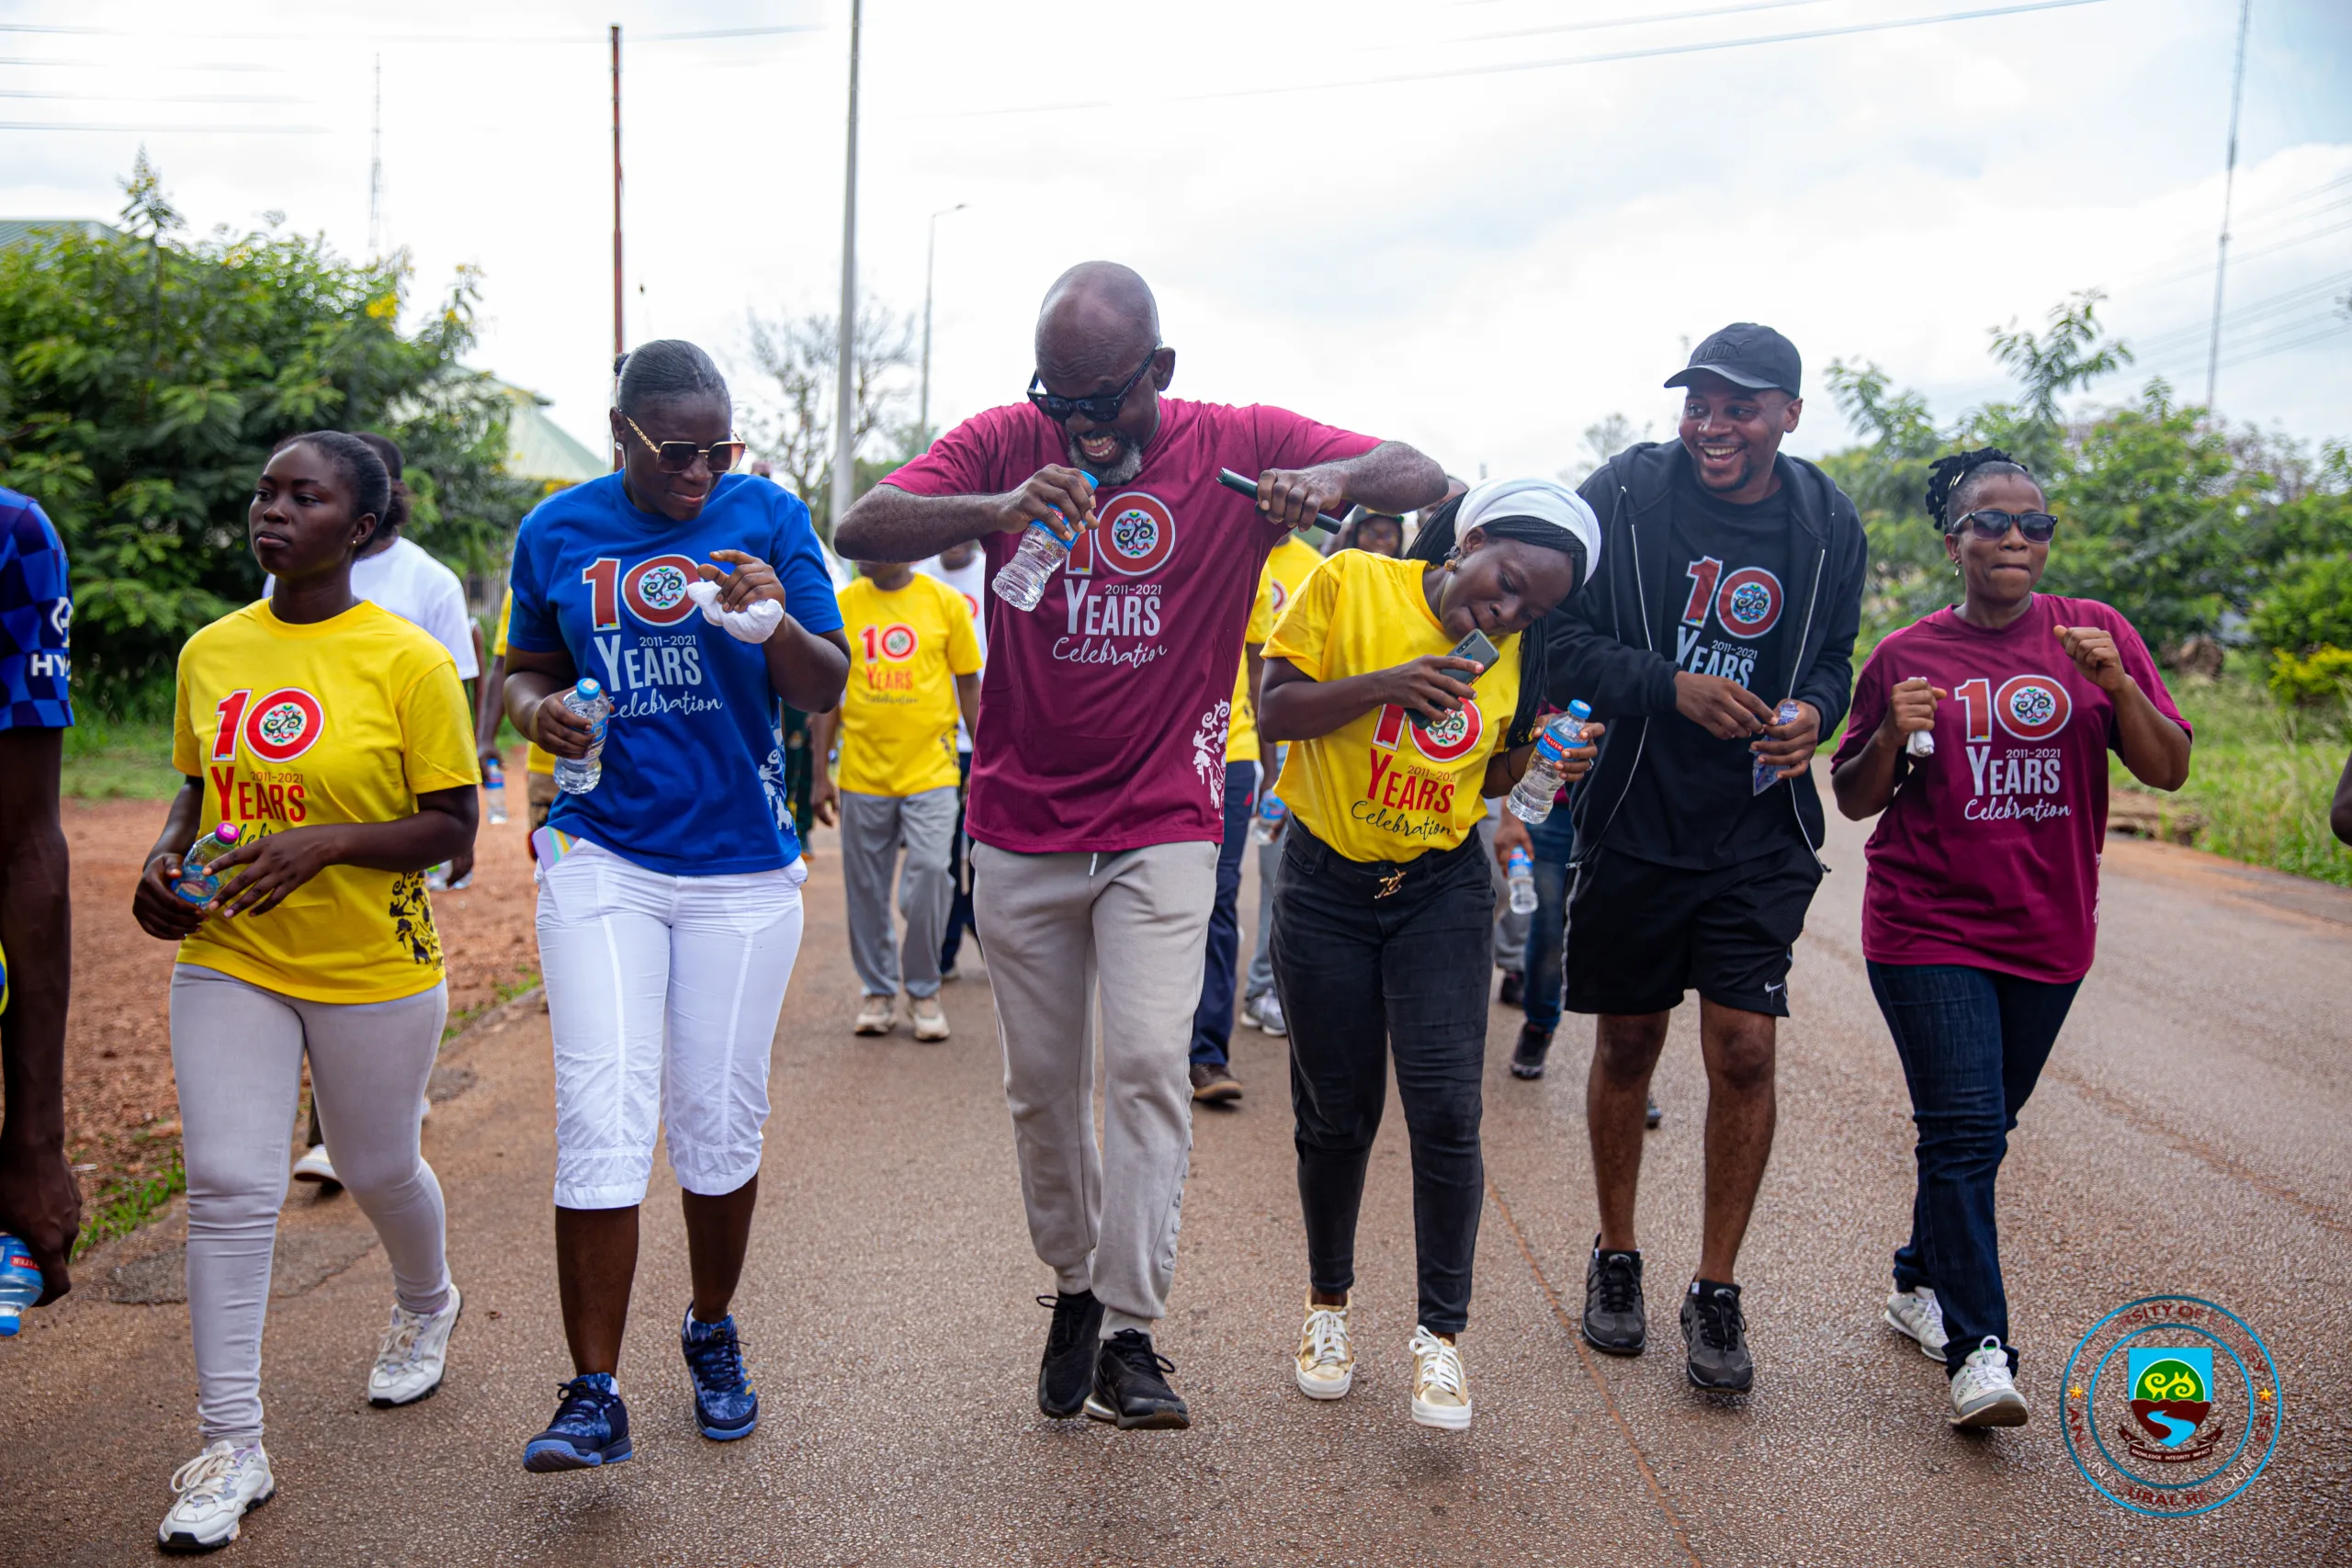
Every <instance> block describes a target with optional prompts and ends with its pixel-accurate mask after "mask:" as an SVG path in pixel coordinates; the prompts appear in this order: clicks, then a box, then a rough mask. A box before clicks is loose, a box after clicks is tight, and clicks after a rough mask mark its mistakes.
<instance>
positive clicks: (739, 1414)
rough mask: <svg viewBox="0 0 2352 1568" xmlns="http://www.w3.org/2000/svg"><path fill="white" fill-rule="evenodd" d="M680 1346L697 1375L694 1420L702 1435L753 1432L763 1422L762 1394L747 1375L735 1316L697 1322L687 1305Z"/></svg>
mask: <svg viewBox="0 0 2352 1568" xmlns="http://www.w3.org/2000/svg"><path fill="white" fill-rule="evenodd" d="M678 1348H679V1349H680V1350H681V1351H683V1352H684V1354H685V1358H686V1371H687V1374H688V1375H689V1376H691V1377H692V1378H693V1379H694V1381H695V1426H697V1427H701V1428H702V1435H703V1436H704V1437H706V1438H711V1439H712V1440H713V1441H716V1442H721V1443H731V1442H733V1441H734V1440H735V1439H736V1438H748V1437H750V1436H751V1435H752V1427H756V1426H758V1425H759V1424H760V1396H759V1395H758V1394H756V1393H752V1385H751V1384H750V1383H748V1382H745V1381H744V1380H743V1348H742V1346H741V1343H739V1342H738V1341H737V1339H736V1337H735V1319H734V1317H733V1316H732V1315H731V1314H730V1315H729V1316H726V1317H722V1318H720V1319H719V1320H718V1322H717V1323H697V1322H695V1312H694V1308H692V1307H691V1306H690V1307H688V1308H687V1309H686V1321H685V1323H684V1325H682V1326H680V1328H679V1329H678Z"/></svg>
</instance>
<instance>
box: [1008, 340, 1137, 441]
mask: <svg viewBox="0 0 2352 1568" xmlns="http://www.w3.org/2000/svg"><path fill="white" fill-rule="evenodd" d="M1158 357H1159V349H1157V348H1155V349H1153V350H1152V351H1151V352H1150V353H1149V354H1147V355H1144V356H1143V363H1142V364H1141V365H1138V366H1136V373H1135V374H1134V375H1132V376H1130V377H1128V378H1127V384H1126V385H1125V386H1124V387H1121V388H1120V389H1118V390H1117V391H1115V392H1097V393H1096V394H1095V395H1094V396H1092V397H1091V398H1065V397H1063V396H1062V395H1061V394H1060V393H1059V392H1049V391H1047V390H1046V373H1045V372H1044V371H1042V370H1039V371H1035V372H1033V373H1032V374H1031V375H1030V377H1029V400H1030V401H1031V402H1033V403H1035V404H1036V405H1037V408H1038V411H1039V412H1042V413H1043V414H1044V415H1045V416H1046V418H1047V419H1050V420H1052V421H1053V422H1054V423H1056V424H1065V423H1069V416H1070V415H1072V414H1074V413H1082V414H1084V415H1085V416H1086V417H1087V418H1089V419H1091V420H1092V421H1093V422H1094V423H1097V424H1108V423H1111V422H1112V421H1113V420H1114V419H1116V418H1118V417H1119V410H1120V408H1121V407H1122V406H1123V405H1124V404H1125V402H1126V400H1127V394H1128V393H1129V392H1132V391H1134V390H1135V389H1136V382H1137V381H1140V380H1142V379H1143V373H1144V372H1145V371H1147V370H1148V369H1150V368H1151V362H1152V361H1153V360H1154V359H1157V358H1158Z"/></svg>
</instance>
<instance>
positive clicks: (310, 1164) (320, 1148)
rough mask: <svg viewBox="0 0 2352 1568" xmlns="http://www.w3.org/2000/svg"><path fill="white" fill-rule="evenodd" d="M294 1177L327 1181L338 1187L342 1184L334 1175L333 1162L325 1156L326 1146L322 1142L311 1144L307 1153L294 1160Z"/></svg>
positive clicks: (301, 1179) (300, 1179) (303, 1179)
mask: <svg viewBox="0 0 2352 1568" xmlns="http://www.w3.org/2000/svg"><path fill="white" fill-rule="evenodd" d="M294 1179H295V1180H297V1181H327V1182H333V1183H334V1185H336V1186H338V1187H340V1186H341V1185H343V1183H342V1182H341V1180H339V1179H337V1178H336V1176H335V1173H334V1161H333V1160H331V1159H329V1158H327V1146H326V1145H324V1144H313V1145H311V1148H310V1151H309V1152H308V1153H306V1154H305V1155H303V1156H302V1157H301V1158H300V1159H298V1160H296V1161H295V1162H294Z"/></svg>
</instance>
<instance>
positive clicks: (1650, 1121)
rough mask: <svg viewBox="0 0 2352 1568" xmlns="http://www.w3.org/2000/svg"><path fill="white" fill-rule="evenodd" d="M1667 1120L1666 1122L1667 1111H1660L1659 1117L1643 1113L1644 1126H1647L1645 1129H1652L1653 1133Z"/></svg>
mask: <svg viewBox="0 0 2352 1568" xmlns="http://www.w3.org/2000/svg"><path fill="white" fill-rule="evenodd" d="M1665 1120H1666V1112H1665V1111H1659V1112H1658V1113H1657V1115H1655V1116H1652V1115H1650V1114H1648V1113H1647V1112H1646V1111H1645V1112H1644V1113H1643V1116H1642V1125H1643V1126H1645V1127H1647V1128H1650V1129H1652V1130H1653V1131H1655V1130H1656V1129H1657V1127H1658V1125H1659V1124H1660V1123H1662V1122H1665Z"/></svg>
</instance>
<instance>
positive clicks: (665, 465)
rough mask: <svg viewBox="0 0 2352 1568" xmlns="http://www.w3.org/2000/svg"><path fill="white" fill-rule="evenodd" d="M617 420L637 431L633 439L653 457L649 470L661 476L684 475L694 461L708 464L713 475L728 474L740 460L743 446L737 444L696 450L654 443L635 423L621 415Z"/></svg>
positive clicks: (691, 445) (686, 445)
mask: <svg viewBox="0 0 2352 1568" xmlns="http://www.w3.org/2000/svg"><path fill="white" fill-rule="evenodd" d="M621 418H622V419H624V420H626V421H628V427H629V428H630V429H631V430H636V431H637V438H638V439H639V441H642V442H644V443H645V445H646V448H647V450H649V451H650V452H651V453H652V454H653V466H654V467H655V468H659V469H661V470H662V472H663V473H665V474H683V473H684V472H685V471H686V470H687V469H688V468H693V467H694V466H695V458H696V457H700V458H701V459H703V461H705V462H707V463H708V464H709V465H710V471H711V472H712V473H714V474H724V473H729V472H731V471H732V470H733V468H734V467H735V465H736V464H738V463H740V462H741V461H742V460H743V443H742V442H741V441H720V442H717V443H715V444H713V445H711V446H695V444H694V443H693V442H691V441H656V440H654V439H653V437H651V436H650V435H648V434H645V432H644V431H642V430H638V426H637V421H635V420H633V419H629V417H628V415H627V414H623V415H621Z"/></svg>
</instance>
